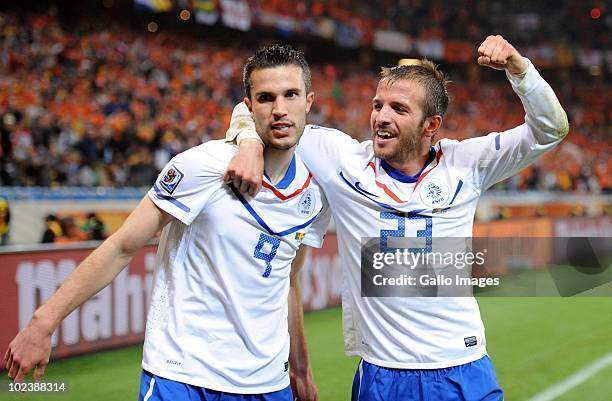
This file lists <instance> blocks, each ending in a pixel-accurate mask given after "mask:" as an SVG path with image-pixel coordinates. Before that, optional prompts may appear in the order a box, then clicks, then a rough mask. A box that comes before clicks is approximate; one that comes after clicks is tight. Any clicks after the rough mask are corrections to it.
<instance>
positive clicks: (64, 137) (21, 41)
mask: <svg viewBox="0 0 612 401" xmlns="http://www.w3.org/2000/svg"><path fill="white" fill-rule="evenodd" d="M409 2H410V3H419V4H420V2H418V1H409ZM262 3H263V4H267V3H268V1H265V0H262ZM270 3H274V2H273V1H270ZM339 3H342V2H339ZM361 3H365V2H361ZM477 3H479V4H480V2H477ZM434 4H438V3H436V2H434ZM364 7H365V6H364ZM438 8H439V7H438ZM296 9H299V7H297V8H296ZM357 9H359V7H357ZM380 9H381V10H385V7H380ZM417 9H418V7H417ZM434 9H435V7H434ZM430 11H431V10H430ZM386 12H388V11H386ZM380 13H382V11H380ZM380 13H379V14H380ZM366 14H367V13H366ZM379 14H376V13H373V14H372V16H373V17H372V18H374V19H375V18H377V17H376V16H377V15H379ZM380 15H381V18H383V17H385V15H386V14H385V15H383V14H380ZM383 19H384V18H383ZM385 20H386V19H385ZM400 20H403V18H400ZM410 20H418V18H413V17H411V18H410ZM443 20H444V19H443ZM443 20H442V21H443ZM389 21H395V19H393V18H391V19H390V20H389ZM451 26H454V25H451ZM395 28H397V29H403V28H402V27H401V26H400V27H395ZM84 29H85V28H82V29H81V30H80V32H79V33H76V31H72V30H67V29H64V28H63V27H62V26H61V24H60V23H59V21H58V19H57V18H56V17H53V16H49V15H46V16H41V15H38V16H34V15H32V16H29V17H27V18H25V19H21V20H20V19H19V18H18V17H17V16H15V15H12V14H9V13H0V118H1V119H0V185H3V186H98V185H101V186H117V187H121V186H149V185H150V184H151V183H152V182H153V181H154V179H155V176H156V174H157V173H158V171H159V170H160V169H161V168H162V167H163V166H164V164H165V163H166V162H167V161H168V160H169V159H170V158H171V157H172V156H174V155H175V154H177V153H179V152H181V151H183V150H185V149H187V148H189V147H192V146H194V145H196V144H199V143H201V142H202V141H206V140H209V139H218V138H222V137H223V136H224V133H225V129H226V127H227V126H228V123H229V116H230V113H231V110H232V107H233V105H234V104H235V102H237V101H238V100H239V99H241V98H242V97H243V93H242V89H241V88H242V77H241V65H242V63H243V61H244V59H245V58H246V56H247V55H248V54H249V51H250V50H251V49H246V48H245V49H241V48H238V47H235V46H224V45H223V43H218V44H217V43H213V42H211V41H197V40H196V38H194V37H192V36H188V35H184V34H183V35H179V34H175V33H168V32H158V33H156V34H145V33H144V32H135V31H133V30H130V29H128V28H117V27H113V29H101V30H90V31H87V30H86V29H85V31H83V30H84ZM450 32H452V29H451V30H450ZM462 34H463V33H462ZM473 34H474V35H475V36H478V38H479V39H481V36H482V35H480V32H474V33H473ZM479 35H480V36H479ZM598 40H599V39H598ZM602 40H603V39H602ZM475 43H476V42H475ZM312 67H313V68H312V70H313V89H314V91H315V93H316V100H315V106H314V107H313V110H312V111H311V114H310V115H309V122H310V123H315V124H320V125H327V126H334V127H337V128H339V129H342V130H344V131H346V132H348V133H351V134H352V135H354V136H355V137H357V138H358V139H366V138H368V137H369V128H368V118H369V114H370V109H371V106H370V104H371V97H372V94H373V93H374V89H375V85H376V82H377V77H376V73H375V72H373V71H372V70H370V69H369V68H367V67H364V66H362V65H360V64H359V63H333V64H331V63H328V64H317V65H313V66H312ZM475 70H477V68H474V69H470V67H467V72H468V73H467V78H466V79H457V82H455V83H453V84H452V85H451V97H452V102H451V107H450V109H449V114H448V116H447V117H446V118H445V125H444V127H443V129H442V131H441V133H440V137H450V138H457V139H459V138H466V137H470V136H474V135H481V134H484V133H488V132H491V131H497V130H502V129H507V128H509V127H512V126H514V125H516V124H518V123H520V122H521V121H522V120H523V111H522V107H521V105H520V103H519V102H518V100H516V98H515V95H514V94H513V93H511V90H510V88H509V85H508V84H507V83H506V82H485V80H484V79H483V78H481V77H480V76H479V74H478V73H477V72H474V71H475ZM450 75H451V78H453V74H452V72H451V74H450ZM558 75H559V76H558V77H557V79H556V81H554V82H553V86H554V88H555V90H556V92H557V93H558V95H559V97H560V99H561V101H562V104H564V105H565V106H566V109H567V111H568V114H569V116H570V122H571V132H570V136H569V138H568V140H567V142H566V143H564V144H563V145H562V146H561V147H560V148H558V149H556V150H555V151H554V152H552V153H550V154H548V155H547V156H546V157H545V158H544V159H543V160H542V161H540V162H539V163H538V164H536V165H535V166H533V167H531V168H529V169H527V170H526V171H524V172H522V173H521V175H520V176H519V177H517V178H514V179H512V180H509V181H506V182H505V183H502V184H500V185H499V186H498V188H499V189H541V190H563V191H577V192H592V193H599V192H609V191H610V188H611V187H612V184H611V182H610V174H609V171H610V170H611V169H612V158H610V157H609V155H610V151H611V149H610V148H611V146H610V145H611V141H610V134H611V132H610V130H611V121H612V108H611V107H610V104H612V94H611V91H610V90H609V89H610V87H609V84H608V82H607V81H605V80H603V79H600V81H599V82H595V83H588V82H589V81H588V80H585V81H584V82H582V83H581V82H580V80H576V79H574V77H571V76H570V74H569V73H568V72H567V71H565V72H564V73H561V74H558Z"/></svg>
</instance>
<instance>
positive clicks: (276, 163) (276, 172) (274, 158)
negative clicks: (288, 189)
mask: <svg viewBox="0 0 612 401" xmlns="http://www.w3.org/2000/svg"><path fill="white" fill-rule="evenodd" d="M294 153H295V146H294V147H293V148H291V149H287V150H279V149H272V148H270V147H266V149H265V150H264V170H265V171H266V174H267V176H268V178H269V179H270V181H271V182H272V184H274V185H276V184H278V182H279V181H280V180H282V179H283V177H284V176H285V173H286V172H287V169H288V168H289V165H290V164H291V160H292V159H293V154H294Z"/></svg>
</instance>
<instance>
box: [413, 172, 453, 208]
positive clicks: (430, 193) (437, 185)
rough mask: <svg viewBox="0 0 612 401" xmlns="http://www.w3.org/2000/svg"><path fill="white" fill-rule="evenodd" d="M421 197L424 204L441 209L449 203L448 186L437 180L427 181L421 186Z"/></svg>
mask: <svg viewBox="0 0 612 401" xmlns="http://www.w3.org/2000/svg"><path fill="white" fill-rule="evenodd" d="M420 195H421V201H422V202H423V203H424V204H426V205H427V206H429V207H432V208H439V207H441V206H443V205H445V204H446V202H448V195H449V191H448V185H446V184H445V183H444V182H442V181H441V180H437V179H430V180H427V181H425V182H423V184H422V186H421V190H420Z"/></svg>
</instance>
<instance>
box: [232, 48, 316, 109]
mask: <svg viewBox="0 0 612 401" xmlns="http://www.w3.org/2000/svg"><path fill="white" fill-rule="evenodd" d="M283 65H295V66H297V67H300V68H301V69H302V76H303V78H304V85H305V86H306V93H308V92H310V88H311V83H310V81H311V77H310V67H309V66H308V62H307V61H306V59H305V58H304V53H303V52H301V51H300V50H296V49H294V48H293V47H291V46H289V45H279V44H273V45H271V46H267V47H263V48H261V49H259V50H257V51H256V52H255V53H254V54H253V55H252V56H251V57H249V58H248V60H247V61H246V63H245V65H244V68H243V70H242V71H243V74H242V82H243V83H244V91H245V93H246V96H247V97H248V98H249V99H250V98H251V74H252V73H253V71H256V70H261V69H264V68H273V67H279V66H283Z"/></svg>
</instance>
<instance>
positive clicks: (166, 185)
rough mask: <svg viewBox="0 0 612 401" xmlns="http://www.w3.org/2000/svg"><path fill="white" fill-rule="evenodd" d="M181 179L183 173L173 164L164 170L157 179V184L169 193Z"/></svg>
mask: <svg viewBox="0 0 612 401" xmlns="http://www.w3.org/2000/svg"><path fill="white" fill-rule="evenodd" d="M182 179H183V173H181V172H180V170H179V169H177V168H176V167H174V166H173V165H170V167H168V170H166V173H165V174H164V176H163V177H162V178H161V179H160V180H159V185H161V187H162V188H163V189H165V190H166V192H168V193H170V194H171V193H172V192H174V190H175V189H176V187H177V185H178V184H179V182H181V180H182Z"/></svg>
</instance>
